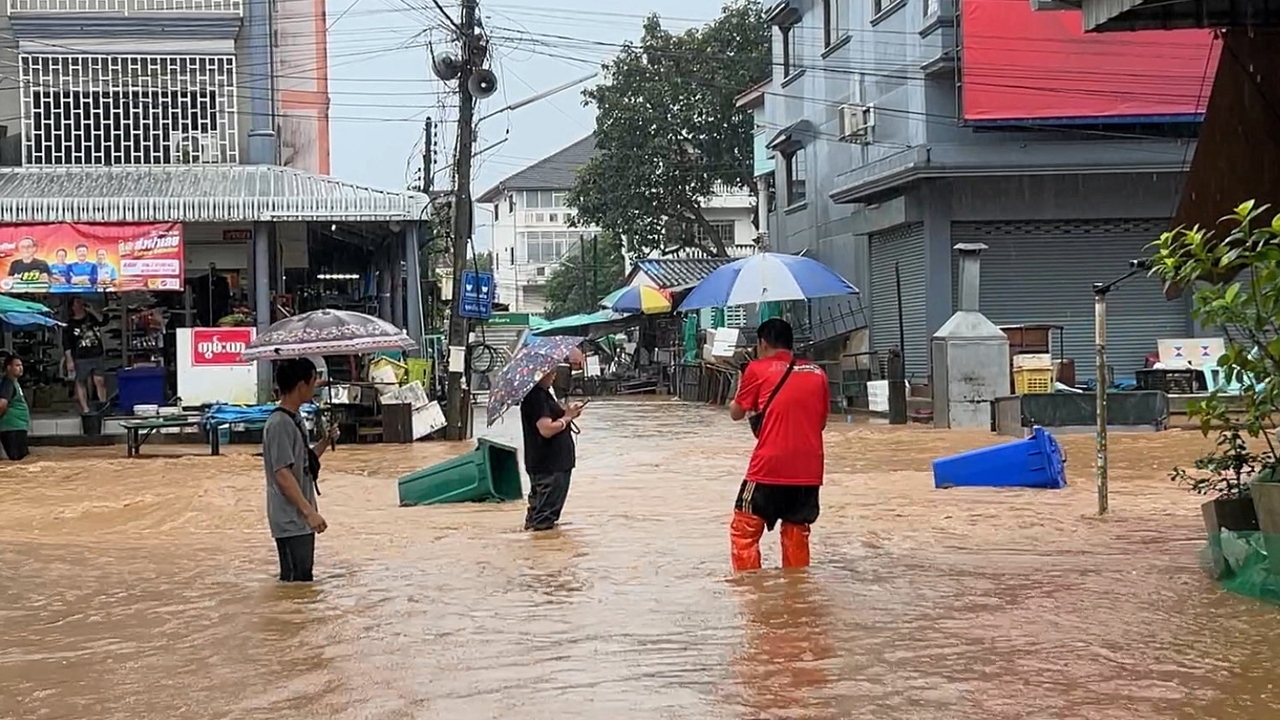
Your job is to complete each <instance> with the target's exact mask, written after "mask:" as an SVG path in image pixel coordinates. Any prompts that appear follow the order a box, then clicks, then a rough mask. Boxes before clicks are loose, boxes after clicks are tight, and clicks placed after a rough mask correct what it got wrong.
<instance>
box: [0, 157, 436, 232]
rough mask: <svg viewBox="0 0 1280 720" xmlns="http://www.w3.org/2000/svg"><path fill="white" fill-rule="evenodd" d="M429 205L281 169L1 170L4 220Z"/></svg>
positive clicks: (242, 218) (353, 218)
mask: <svg viewBox="0 0 1280 720" xmlns="http://www.w3.org/2000/svg"><path fill="white" fill-rule="evenodd" d="M427 203H428V200H427V196H426V195H422V194H420V193H413V192H396V191H390V190H377V189H374V188H369V187H365V186H362V185H356V184H354V183H349V182H344V181H342V180H337V179H335V178H331V177H324V176H320V175H312V174H311V173H306V172H302V171H301V170H294V169H292V168H284V167H278V166H274V165H163V166H162V165H136V166H117V167H20V168H2V169H0V223H63V222H67V223H71V222H77V223H142V222H213V223H233V222H298V221H317V222H376V221H384V222H385V221H391V220H418V219H420V218H422V217H423V216H425V215H426V209H427Z"/></svg>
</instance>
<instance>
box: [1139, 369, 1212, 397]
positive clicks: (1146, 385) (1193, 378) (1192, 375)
mask: <svg viewBox="0 0 1280 720" xmlns="http://www.w3.org/2000/svg"><path fill="white" fill-rule="evenodd" d="M1134 375H1135V379H1136V380H1137V381H1138V389H1139V390H1161V391H1163V392H1164V393H1165V394H1167V395H1194V394H1196V393H1197V392H1205V389H1206V387H1207V383H1206V382H1205V380H1204V374H1203V373H1201V372H1200V371H1199V370H1195V369H1192V368H1178V369H1176V370H1174V369H1168V368H1147V369H1144V370H1138V371H1137V372H1136V373H1134Z"/></svg>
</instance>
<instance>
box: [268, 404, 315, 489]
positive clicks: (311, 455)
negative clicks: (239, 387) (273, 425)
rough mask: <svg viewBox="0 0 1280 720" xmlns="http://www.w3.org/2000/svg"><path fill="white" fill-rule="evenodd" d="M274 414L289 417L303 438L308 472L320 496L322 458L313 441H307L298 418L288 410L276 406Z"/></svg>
mask: <svg viewBox="0 0 1280 720" xmlns="http://www.w3.org/2000/svg"><path fill="white" fill-rule="evenodd" d="M272 412H282V413H284V414H285V415H288V416H289V422H291V423H293V427H294V429H295V430H297V431H298V436H299V437H301V438H302V447H304V448H306V449H307V471H308V472H309V473H310V474H311V484H312V485H313V486H315V490H316V496H317V497H318V496H319V495H320V456H319V455H317V454H316V451H315V450H312V449H311V441H310V440H308V439H307V434H306V433H305V432H303V430H302V426H301V425H299V424H298V418H297V416H295V415H294V414H293V413H291V412H289V411H288V410H286V409H284V408H282V407H280V406H279V405H277V406H276V409H275V410H272Z"/></svg>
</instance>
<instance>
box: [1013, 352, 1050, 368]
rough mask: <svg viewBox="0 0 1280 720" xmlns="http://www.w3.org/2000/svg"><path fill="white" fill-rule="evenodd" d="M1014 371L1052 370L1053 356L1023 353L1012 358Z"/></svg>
mask: <svg viewBox="0 0 1280 720" xmlns="http://www.w3.org/2000/svg"><path fill="white" fill-rule="evenodd" d="M1013 369H1014V370H1052V369H1053V356H1052V355H1049V354H1047V353H1025V354H1022V355H1014V356H1013Z"/></svg>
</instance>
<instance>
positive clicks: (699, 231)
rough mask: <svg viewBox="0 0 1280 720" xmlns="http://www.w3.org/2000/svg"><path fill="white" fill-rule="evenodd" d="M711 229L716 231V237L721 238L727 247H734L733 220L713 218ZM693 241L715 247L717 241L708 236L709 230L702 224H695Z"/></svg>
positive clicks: (704, 245) (703, 245)
mask: <svg viewBox="0 0 1280 720" xmlns="http://www.w3.org/2000/svg"><path fill="white" fill-rule="evenodd" d="M711 229H712V230H714V231H715V233H716V237H718V238H720V242H722V243H724V245H725V247H730V248H731V247H733V221H732V220H712V221H711ZM693 241H694V242H695V243H697V245H698V246H700V247H705V248H712V247H715V243H714V242H712V241H711V239H710V238H709V237H708V236H707V231H706V230H705V229H704V228H703V227H702V226H701V225H694V226H693Z"/></svg>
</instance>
